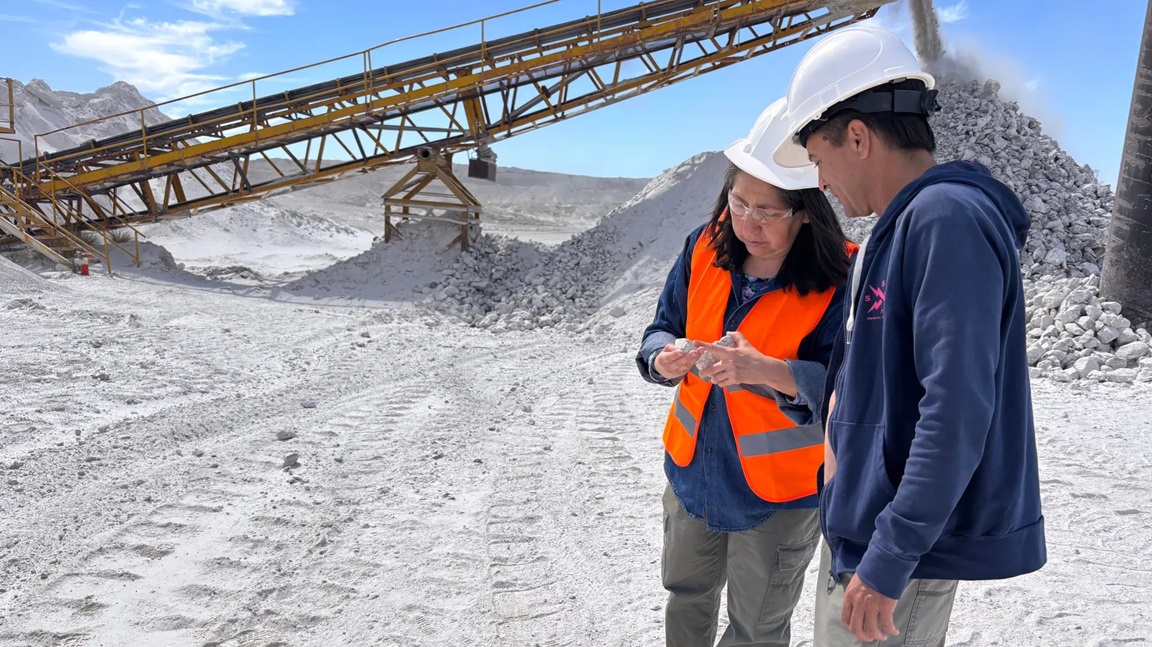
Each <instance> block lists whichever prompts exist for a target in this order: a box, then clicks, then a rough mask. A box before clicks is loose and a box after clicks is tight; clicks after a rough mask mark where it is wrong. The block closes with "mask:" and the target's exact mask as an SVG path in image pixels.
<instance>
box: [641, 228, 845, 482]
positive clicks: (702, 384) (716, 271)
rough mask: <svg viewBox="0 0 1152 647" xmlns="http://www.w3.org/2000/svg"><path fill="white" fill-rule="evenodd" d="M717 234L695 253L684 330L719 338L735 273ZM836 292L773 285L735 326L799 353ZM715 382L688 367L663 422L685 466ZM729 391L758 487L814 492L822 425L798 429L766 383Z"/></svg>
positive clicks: (754, 340)
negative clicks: (721, 264)
mask: <svg viewBox="0 0 1152 647" xmlns="http://www.w3.org/2000/svg"><path fill="white" fill-rule="evenodd" d="M711 240H712V239H711V237H710V236H709V235H708V232H707V230H705V232H704V233H703V234H701V236H700V238H699V239H698V240H697V242H696V247H695V248H694V249H693V252H692V264H691V276H690V279H689V283H688V313H687V314H688V316H687V325H686V330H685V336H686V337H687V338H688V339H692V340H694V341H702V342H714V341H716V340H717V339H719V338H720V337H722V336H723V335H724V334H725V332H727V331H725V330H724V313H725V310H726V309H727V305H728V299H729V297H730V295H731V294H732V278H731V275H730V274H729V273H728V271H727V270H724V269H722V268H718V267H716V265H715V262H716V253H715V251H714V250H713V249H712V248H711V244H710V243H711ZM851 249H854V247H853V248H851ZM851 249H850V250H849V251H851ZM833 292H834V290H831V289H830V290H826V291H824V292H820V293H809V294H807V295H805V296H800V295H799V294H797V293H796V292H795V291H792V290H774V291H772V292H769V293H767V294H764V295H761V296H760V297H758V298H757V299H756V303H755V304H754V305H753V306H752V309H751V311H750V312H749V313H748V314H747V315H746V316H745V317H744V320H743V321H742V322H741V324H740V326H739V327H738V328H737V330H739V331H740V332H741V333H742V334H743V335H744V337H745V338H746V339H747V340H748V342H749V343H750V344H752V346H754V347H755V348H756V349H757V350H759V351H760V352H761V353H763V354H765V355H768V356H769V357H775V358H777V359H798V356H797V353H798V350H799V347H800V342H801V341H802V340H803V339H804V338H805V337H807V336H808V335H809V334H811V333H812V331H813V330H815V329H816V326H817V325H818V324H819V323H820V319H821V317H823V315H824V312H825V310H827V308H828V304H829V303H830V302H831V300H832V295H833ZM712 388H713V387H712V385H711V384H710V383H708V382H706V381H704V380H701V379H700V378H699V377H698V376H697V375H695V374H694V373H689V374H688V375H685V376H684V379H683V380H682V381H681V382H680V385H679V387H678V388H677V389H676V397H675V399H674V401H673V403H672V406H671V408H670V410H669V412H668V419H667V421H666V423H665V426H664V448H665V450H666V451H667V452H668V454H669V456H671V458H672V460H673V462H675V463H676V464H677V465H679V466H681V467H684V466H687V465H688V464H690V463H691V462H692V458H693V456H694V454H695V450H696V437H697V428H698V427H699V424H700V423H699V421H700V418H701V416H702V415H703V413H704V407H705V405H706V403H707V400H708V394H709V393H710V392H711V390H712ZM724 397H725V403H726V405H727V409H728V422H729V425H730V427H731V428H732V433H733V434H734V435H735V437H736V447H737V451H738V452H739V454H740V465H741V468H742V469H743V472H744V478H745V480H746V481H747V482H748V486H749V487H750V488H751V489H752V491H753V492H755V493H756V495H757V496H759V497H760V498H762V499H764V500H766V501H772V502H778V503H783V502H787V501H794V500H796V499H800V498H804V497H806V496H811V495H813V494H815V493H816V470H817V469H818V468H819V467H820V463H821V462H823V460H824V435H823V432H822V430H821V428H820V427H818V426H811V427H797V426H796V425H795V423H793V422H792V421H791V420H789V419H788V417H787V416H785V415H784V414H783V413H781V412H780V408H779V407H778V406H777V405H776V400H775V397H774V392H773V391H772V390H771V389H769V388H767V387H765V386H763V385H750V384H745V385H741V386H738V387H731V388H729V389H727V390H726V391H725V394H724Z"/></svg>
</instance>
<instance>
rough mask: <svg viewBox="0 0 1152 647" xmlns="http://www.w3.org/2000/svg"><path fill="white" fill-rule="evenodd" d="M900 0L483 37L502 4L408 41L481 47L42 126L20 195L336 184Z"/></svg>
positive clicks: (82, 197)
mask: <svg viewBox="0 0 1152 647" xmlns="http://www.w3.org/2000/svg"><path fill="white" fill-rule="evenodd" d="M557 1H558V0H548V1H547V2H542V3H540V4H537V5H533V6H531V7H525V8H524V9H520V10H517V12H520V11H526V10H529V9H534V8H537V7H541V6H544V5H548V4H553V3H555V2H557ZM888 1H890V0H655V1H653V2H648V3H643V4H640V5H636V6H633V7H629V8H625V9H620V10H616V11H611V12H606V13H600V12H598V13H597V14H596V15H593V16H588V17H585V18H582V19H579V20H573V21H570V22H566V23H563V24H559V25H554V26H552V27H548V28H545V29H537V30H534V31H532V32H528V33H522V34H518V35H515V36H509V37H504V38H499V39H494V40H488V39H486V38H485V36H484V33H485V27H486V25H487V24H488V23H489V22H490V21H492V20H493V19H495V18H500V17H501V16H504V15H508V14H501V16H494V17H491V18H486V19H484V20H480V21H474V22H472V23H465V24H464V25H457V26H456V27H452V28H449V29H448V30H439V31H438V32H430V33H429V34H421V35H419V36H414V37H411V38H407V39H401V40H402V41H408V40H412V39H414V38H420V37H423V36H428V35H430V34H435V33H442V32H445V31H449V30H453V29H460V28H464V27H473V28H474V27H475V26H477V25H478V26H479V27H480V32H481V37H480V42H479V43H478V44H476V45H473V46H470V47H465V48H461V49H456V50H452V51H449V52H445V53H438V54H433V55H431V56H426V57H424V58H420V59H416V60H411V61H407V62H403V63H398V64H390V65H385V66H376V65H375V64H374V61H381V60H385V59H386V58H387V57H386V54H387V52H383V51H382V50H384V49H385V48H386V47H388V46H390V45H394V44H395V43H396V42H401V41H393V42H392V43H386V44H385V45H381V46H380V47H377V48H373V49H371V50H366V51H363V52H359V53H357V54H353V55H350V56H347V57H341V58H339V59H332V60H331V61H325V62H323V63H318V64H316V65H312V66H307V67H305V68H297V69H295V70H289V71H287V72H282V73H280V74H279V75H272V76H269V77H262V78H260V79H254V80H251V81H247V82H245V83H241V84H234V85H232V86H226V87H225V88H222V89H220V90H214V91H212V92H217V91H227V92H233V93H235V92H238V91H242V90H244V91H246V90H245V89H246V88H248V86H249V85H250V86H251V92H250V96H251V97H252V98H251V99H250V100H245V101H241V102H239V103H236V104H234V105H229V106H227V107H223V108H218V109H215V110H210V111H207V112H201V113H197V114H192V115H189V116H187V117H182V118H178V119H173V120H171V121H167V122H164V123H160V124H156V125H148V124H147V120H146V112H147V110H155V108H149V109H145V110H139V111H135V112H132V113H125V114H127V115H134V117H133V119H134V120H137V121H139V123H140V124H141V127H140V129H139V130H134V131H132V132H128V133H125V134H123V135H119V136H115V137H109V138H106V139H102V140H99V141H93V142H90V143H89V144H88V145H85V146H82V147H77V148H72V149H68V150H62V151H57V152H51V153H42V152H41V150H42V142H43V141H44V138H45V137H51V136H52V135H57V134H61V133H64V132H66V131H69V130H73V129H75V128H79V127H81V126H88V125H92V124H93V123H97V122H99V121H104V120H96V121H93V122H86V123H85V124H77V125H75V126H70V127H68V128H65V129H61V130H57V131H53V132H51V133H44V134H41V135H37V136H36V140H35V142H36V150H35V157H34V158H31V159H28V160H24V161H23V162H22V163H21V164H20V165H19V167H18V170H19V175H20V177H21V178H24V180H22V181H21V182H20V183H19V184H18V187H17V189H18V190H17V191H16V194H17V195H18V197H19V198H20V199H21V200H22V201H23V202H25V203H27V204H28V205H30V206H31V207H32V208H34V209H36V210H38V211H40V212H41V213H44V214H50V213H56V220H57V221H61V220H62V221H64V222H68V223H81V222H83V223H85V224H87V225H89V226H92V227H96V228H117V227H121V226H124V224H126V223H130V222H136V221H145V220H146V221H152V220H156V219H160V218H170V217H180V216H187V215H191V214H194V213H197V212H200V211H204V210H209V209H216V208H220V207H224V206H229V205H234V204H237V203H241V202H245V201H249V200H255V199H261V198H264V197H267V196H269V195H271V194H273V193H277V192H281V191H287V190H293V189H297V188H302V187H307V186H310V185H315V184H318V183H323V182H328V181H332V180H334V179H337V178H339V177H341V176H344V175H347V174H350V173H355V172H365V171H369V170H374V169H377V168H380V167H383V166H387V165H392V164H397V163H401V162H405V161H408V160H411V159H412V158H413V157H414V156H416V154H417V152H418V151H420V150H422V149H430V150H432V151H434V152H435V154H436V155H437V156H440V157H441V158H449V159H450V156H451V155H452V154H453V153H455V152H460V151H465V150H469V149H474V148H477V147H481V146H486V145H488V144H490V143H492V142H495V141H499V140H501V139H505V138H508V137H513V136H515V135H518V134H521V133H525V132H528V131H531V130H534V129H537V128H541V127H543V126H546V125H549V124H552V123H556V122H558V121H560V120H563V119H569V118H572V117H575V116H577V115H580V114H583V113H586V112H589V111H591V110H595V109H598V108H601V107H604V106H607V105H610V104H612V103H615V102H617V101H621V100H624V99H627V98H630V97H634V96H637V95H639V94H643V93H645V92H650V91H652V90H656V89H659V88H663V87H667V86H669V85H672V84H674V83H678V82H680V81H684V80H687V79H691V78H693V77H695V76H698V75H700V74H704V73H707V72H710V71H713V70H718V69H721V68H724V67H727V66H729V65H733V64H735V63H738V62H741V61H745V60H748V59H750V58H753V57H755V56H759V55H762V54H765V53H767V52H771V51H774V50H777V49H780V48H782V47H785V46H787V45H790V44H793V43H796V42H799V41H801V40H803V39H806V38H811V37H814V36H818V35H821V34H824V33H826V32H828V31H831V30H833V29H837V28H840V27H844V26H847V25H850V24H852V23H855V22H857V21H859V20H863V19H866V18H869V17H871V16H872V15H873V14H874V13H875V11H876V8H877V7H878V6H879V5H882V4H885V3H886V2H888ZM517 12H510V13H517ZM357 59H359V61H357ZM350 61H351V62H356V64H357V65H358V66H359V67H360V68H362V71H361V72H358V73H356V74H352V75H346V76H342V77H340V78H336V79H334V80H332V81H329V82H326V83H320V84H315V85H310V86H307V87H301V88H298V89H295V90H291V91H288V92H283V93H279V94H273V95H266V96H263V97H260V96H258V94H257V89H256V84H257V82H262V81H267V80H268V79H275V78H276V77H280V78H281V80H283V78H284V75H288V74H295V73H299V72H300V71H301V70H313V68H318V67H319V66H324V65H328V64H332V63H342V64H345V65H347V64H348V63H349V62H350ZM313 71H314V70H313ZM204 94H206V93H202V95H204ZM194 97H195V98H199V99H201V100H202V99H203V96H201V95H194ZM187 99H188V98H184V99H179V100H176V101H185V100H187ZM165 105H167V104H161V105H160V106H158V107H159V108H163V107H164V106H165ZM123 116H124V115H117V116H116V117H119V118H121V119H122V118H123ZM112 118H113V117H109V118H106V119H105V120H107V119H112ZM59 210H63V211H64V213H63V214H60V213H57V212H58V211H59Z"/></svg>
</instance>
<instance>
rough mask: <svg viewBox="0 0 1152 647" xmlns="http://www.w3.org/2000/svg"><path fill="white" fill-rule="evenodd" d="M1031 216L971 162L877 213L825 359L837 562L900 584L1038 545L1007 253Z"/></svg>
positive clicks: (1008, 571) (1021, 336)
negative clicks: (844, 329) (850, 316)
mask: <svg viewBox="0 0 1152 647" xmlns="http://www.w3.org/2000/svg"><path fill="white" fill-rule="evenodd" d="M1028 225H1029V217H1028V214H1027V213H1026V212H1025V211H1024V207H1023V206H1022V205H1021V204H1020V200H1019V199H1018V198H1017V197H1016V195H1015V194H1013V193H1012V191H1011V190H1010V189H1008V187H1006V186H1004V185H1003V184H1002V183H1000V182H998V181H997V180H995V179H993V178H992V176H991V175H990V174H989V172H988V170H987V169H986V168H984V167H983V166H980V165H979V164H975V163H971V162H952V163H948V164H942V165H939V166H936V167H933V168H932V169H930V170H929V171H927V172H926V173H924V175H922V176H920V177H919V178H917V179H916V180H915V181H913V182H912V183H911V184H909V185H908V186H906V187H904V189H903V190H901V191H900V193H898V194H897V195H896V197H895V199H893V200H892V203H891V204H890V205H889V206H888V209H887V210H886V211H885V212H884V214H883V215H882V216H881V217H880V219H879V221H877V223H876V227H875V229H874V230H873V233H872V237H871V239H870V240H869V241H868V245H867V249H866V251H865V254H864V257H863V258H859V259H857V262H859V263H863V267H862V274H861V275H860V276H861V280H860V282H859V287H857V286H852V290H853V291H854V293H855V294H856V295H857V304H858V305H857V314H856V318H855V319H856V320H855V328H854V330H853V332H852V334H851V336H850V337H849V338H848V339H845V337H846V335H845V334H844V333H841V336H840V339H839V341H838V342H837V344H836V348H835V350H834V351H833V357H832V361H831V364H830V366H829V372H828V374H829V379H830V380H832V381H833V382H834V384H833V386H834V388H835V392H836V408H835V410H834V411H833V412H832V414H831V419H830V420H829V421H828V427H827V428H828V438H829V442H830V443H831V445H832V450H833V452H834V453H835V456H836V471H835V475H834V476H833V477H832V479H831V480H830V481H829V483H828V485H827V486H825V487H824V488H823V490H822V492H821V498H820V519H821V526H822V528H823V531H824V536H825V539H826V540H827V541H828V544H829V547H830V548H831V550H832V554H833V562H832V574H833V575H834V576H837V577H839V576H840V575H842V574H844V573H855V574H856V576H857V577H859V578H860V579H861V580H863V581H864V583H865V584H868V585H869V586H871V587H872V588H873V589H875V590H877V591H878V592H880V593H881V594H883V595H885V596H888V597H890V598H899V597H900V596H901V594H902V592H903V590H904V587H905V586H906V585H907V583H908V580H909V579H910V578H924V579H959V580H984V579H1000V578H1006V577H1013V576H1016V575H1021V574H1024V573H1029V572H1032V571H1035V570H1037V569H1039V568H1040V567H1041V566H1042V565H1043V564H1044V562H1045V560H1046V559H1047V556H1046V549H1045V542H1044V518H1043V516H1042V515H1041V512H1040V484H1039V480H1040V479H1039V474H1038V470H1037V465H1036V439H1035V434H1034V430H1033V423H1032V402H1031V387H1030V384H1029V379H1028V362H1027V358H1026V354H1025V346H1026V344H1025V323H1026V321H1025V315H1024V305H1025V303H1024V302H1025V298H1024V287H1023V284H1022V281H1021V277H1020V264H1019V261H1018V256H1017V253H1018V252H1017V250H1019V249H1021V248H1022V247H1023V245H1024V239H1025V237H1026V236H1027V234H1028ZM853 291H850V292H849V294H850V295H851V294H852V293H853ZM849 298H851V297H849ZM846 302H847V300H846ZM845 310H846V311H847V308H846V309H845ZM831 391H832V388H828V389H826V393H830V392H831ZM825 411H827V407H825Z"/></svg>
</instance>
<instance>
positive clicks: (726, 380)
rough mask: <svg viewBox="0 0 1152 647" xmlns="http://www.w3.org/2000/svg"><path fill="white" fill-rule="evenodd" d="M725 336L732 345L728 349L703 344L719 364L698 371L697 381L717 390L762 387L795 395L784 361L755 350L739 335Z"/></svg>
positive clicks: (733, 333)
mask: <svg viewBox="0 0 1152 647" xmlns="http://www.w3.org/2000/svg"><path fill="white" fill-rule="evenodd" d="M728 336H729V337H731V338H732V341H734V342H735V343H736V345H735V346H733V347H731V348H726V347H724V346H717V345H716V344H704V348H705V349H707V350H708V352H710V353H712V354H713V355H715V356H716V357H717V358H718V359H719V361H717V362H716V363H715V364H713V365H712V366H709V367H708V368H706V369H704V370H703V371H700V377H701V378H704V379H706V380H710V381H711V382H712V383H713V384H715V385H716V386H721V387H728V386H737V385H740V384H765V385H767V386H770V387H772V388H774V389H776V390H778V391H781V392H783V393H787V394H789V395H793V396H795V395H796V382H795V380H793V379H792V369H790V368H789V367H788V364H787V363H786V362H783V361H781V360H778V359H776V358H774V357H768V356H767V355H765V354H763V353H761V352H760V351H758V350H756V347H755V346H753V345H752V344H750V343H748V340H747V339H745V338H744V335H742V334H740V333H739V332H730V333H728ZM781 387H783V388H781Z"/></svg>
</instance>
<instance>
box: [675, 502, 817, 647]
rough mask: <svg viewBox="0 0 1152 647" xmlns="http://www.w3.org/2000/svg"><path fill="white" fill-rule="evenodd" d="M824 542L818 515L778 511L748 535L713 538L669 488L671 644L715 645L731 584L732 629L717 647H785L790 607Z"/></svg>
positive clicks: (677, 646)
mask: <svg viewBox="0 0 1152 647" xmlns="http://www.w3.org/2000/svg"><path fill="white" fill-rule="evenodd" d="M819 542H820V527H819V522H818V520H817V517H816V511H815V510H788V511H781V512H777V513H776V514H774V515H772V517H771V518H769V519H768V521H765V522H764V523H763V524H761V525H759V526H757V527H756V528H753V529H752V530H747V531H744V532H733V533H723V532H709V531H708V530H707V528H706V526H705V525H704V522H702V521H699V520H697V519H693V518H692V517H689V516H688V513H687V512H685V511H684V508H683V506H681V505H680V501H679V500H678V499H677V498H676V495H675V494H674V493H673V492H672V488H671V487H668V488H667V489H666V490H665V491H664V554H663V559H662V576H663V580H664V588H665V589H667V590H668V604H667V607H666V608H665V612H664V613H665V634H666V639H667V646H668V647H713V645H714V644H715V643H716V632H717V626H718V622H719V615H720V593H721V592H722V591H723V589H724V585H725V584H727V585H728V628H727V629H726V630H725V631H724V635H723V636H721V638H720V647H736V646H737V645H740V646H755V647H788V645H789V644H790V642H791V629H792V609H793V608H795V606H796V602H797V601H798V600H799V599H800V593H801V591H802V590H803V588H804V572H805V570H806V569H807V567H808V564H809V563H810V562H811V561H812V557H813V556H814V555H815V553H816V546H817V544H818V543H819Z"/></svg>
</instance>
